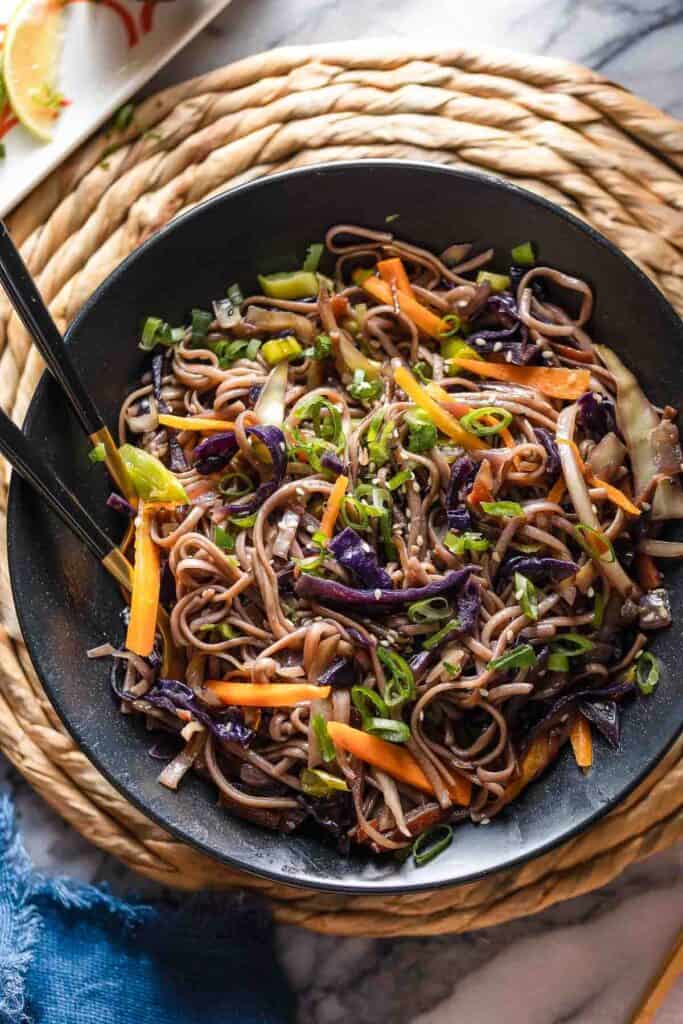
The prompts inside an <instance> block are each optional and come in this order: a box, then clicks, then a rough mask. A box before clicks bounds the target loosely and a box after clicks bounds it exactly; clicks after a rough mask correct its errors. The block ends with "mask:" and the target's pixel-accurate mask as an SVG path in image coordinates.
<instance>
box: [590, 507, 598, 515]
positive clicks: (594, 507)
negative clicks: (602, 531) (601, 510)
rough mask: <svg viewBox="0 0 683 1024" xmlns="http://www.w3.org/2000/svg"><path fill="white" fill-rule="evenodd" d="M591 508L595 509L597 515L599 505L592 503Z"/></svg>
mask: <svg viewBox="0 0 683 1024" xmlns="http://www.w3.org/2000/svg"><path fill="white" fill-rule="evenodd" d="M591 508H592V509H593V511H594V512H595V514H596V516H597V514H598V509H597V506H596V505H591Z"/></svg>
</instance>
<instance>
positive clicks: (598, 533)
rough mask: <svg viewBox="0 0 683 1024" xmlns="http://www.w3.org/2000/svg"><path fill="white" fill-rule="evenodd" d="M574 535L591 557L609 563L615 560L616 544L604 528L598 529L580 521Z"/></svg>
mask: <svg viewBox="0 0 683 1024" xmlns="http://www.w3.org/2000/svg"><path fill="white" fill-rule="evenodd" d="M574 536H575V537H576V539H577V541H578V543H579V544H580V545H581V547H582V548H583V550H584V551H585V552H586V554H587V555H588V556H589V558H594V559H595V560H596V561H598V562H604V563H608V564H609V563H610V562H613V561H614V559H615V557H616V556H615V554H614V546H613V544H612V541H611V540H610V539H609V537H607V536H606V535H605V534H604V533H603V532H602V530H596V529H594V528H593V527H592V526H588V525H587V524H586V523H578V524H577V525H576V526H575V527H574Z"/></svg>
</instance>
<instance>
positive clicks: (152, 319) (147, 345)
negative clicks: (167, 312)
mask: <svg viewBox="0 0 683 1024" xmlns="http://www.w3.org/2000/svg"><path fill="white" fill-rule="evenodd" d="M162 325H163V320H161V319H160V318H159V317H158V316H148V317H147V319H146V320H145V322H144V324H143V325H142V333H141V335H140V348H141V349H142V351H143V352H151V351H152V349H153V348H155V347H156V344H157V335H158V333H159V331H160V330H161V327H162Z"/></svg>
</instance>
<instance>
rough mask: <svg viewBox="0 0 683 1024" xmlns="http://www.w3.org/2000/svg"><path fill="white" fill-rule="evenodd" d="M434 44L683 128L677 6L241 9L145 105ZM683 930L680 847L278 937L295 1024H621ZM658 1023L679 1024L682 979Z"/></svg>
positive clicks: (59, 861)
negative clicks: (547, 885)
mask: <svg viewBox="0 0 683 1024" xmlns="http://www.w3.org/2000/svg"><path fill="white" fill-rule="evenodd" d="M429 32H431V33H432V34H434V33H438V35H439V38H442V39H444V40H445V41H446V44H447V45H456V44H461V45H477V44H493V45H498V46H507V47H511V48H515V49H519V50H524V51H527V52H533V53H542V54H551V55H556V56H563V57H568V58H571V59H574V60H578V61H582V62H583V63H586V64H588V65H590V66H592V67H595V68H599V69H600V70H601V71H602V72H603V73H604V74H606V75H609V76H610V77H611V78H613V79H616V80H617V81H620V82H622V83H624V84H625V85H627V86H629V87H630V88H632V89H634V90H635V91H637V92H638V93H640V94H641V95H643V96H645V97H647V98H648V99H650V100H651V101H652V102H654V103H656V104H657V105H659V106H660V107H662V108H664V109H665V110H667V111H669V112H670V113H672V114H674V115H677V116H683V56H682V55H683V0H659V2H658V0H477V2H476V3H469V2H466V0H393V2H392V3H391V4H388V3H387V2H386V0H364V2H363V3H362V4H361V3H358V2H357V0H233V3H232V5H231V7H230V8H229V9H228V10H227V11H226V12H225V13H224V14H223V15H221V16H220V17H219V18H218V19H217V20H216V22H214V23H213V24H212V25H211V26H210V27H209V28H208V29H207V30H205V32H203V33H202V35H201V36H200V37H198V39H197V40H196V41H195V42H194V43H192V44H191V45H190V46H189V47H188V48H187V50H186V51H184V52H183V53H182V54H181V55H180V56H179V57H177V58H176V59H175V61H174V62H173V63H172V64H171V65H169V67H167V68H166V69H165V70H164V71H163V72H162V73H161V74H160V75H159V76H158V77H157V78H156V79H155V81H154V82H153V83H152V84H151V86H150V91H151V90H152V89H155V88H157V87H159V86H162V85H167V84H170V83H172V82H176V81H180V80H182V79H183V78H185V77H187V76H189V75H193V74H199V73H201V72H203V71H206V70H209V69H210V68H213V67H216V66H218V65H220V64H223V63H226V62H227V61H230V60H235V59H238V58H240V57H243V56H247V55H248V54H251V53H256V52H258V51H260V50H264V49H267V48H269V47H272V46H279V45H287V44H293V43H316V42H322V41H333V40H343V39H349V38H353V37H379V36H391V37H394V38H399V39H401V38H403V39H412V38H415V37H416V36H417V35H420V34H427V33H429ZM3 789H5V790H6V789H9V790H11V791H12V792H13V793H14V795H15V797H16V801H17V806H18V808H19V813H20V819H21V824H22V827H23V830H24V835H25V839H26V842H27V845H28V848H29V851H30V853H31V855H32V857H33V858H34V861H35V863H36V864H37V866H38V867H39V868H41V869H43V870H46V871H50V872H55V873H56V872H59V873H68V874H71V875H74V876H77V877H80V878H84V879H88V880H92V881H108V882H109V883H110V884H112V885H113V886H114V888H115V889H117V890H118V891H122V892H126V891H131V890H132V889H137V890H138V891H140V889H142V890H143V891H146V892H149V891H150V889H153V887H152V886H150V885H144V884H143V885H142V886H141V884H140V882H139V880H138V879H136V878H134V877H133V876H131V875H130V874H129V873H128V872H126V871H125V870H124V869H122V868H121V866H120V865H118V864H117V863H116V862H115V861H114V860H113V859H112V858H110V857H108V856H106V855H104V854H102V853H100V852H99V851H98V850H97V849H95V848H94V847H92V846H89V845H88V844H87V843H86V842H85V840H83V839H81V838H80V837H79V836H78V835H76V834H75V833H74V832H72V831H71V830H70V829H69V828H68V827H67V826H66V825H65V824H64V823H63V822H62V821H61V820H60V819H58V818H57V817H56V816H55V815H54V814H53V812H52V811H50V810H49V808H48V807H47V806H46V805H44V804H43V803H42V802H41V801H40V800H39V799H38V797H36V796H35V795H34V794H33V792H32V791H31V790H30V788H29V787H28V786H27V785H26V784H25V783H24V782H23V781H22V780H21V779H20V778H19V777H18V776H17V775H16V773H14V772H13V771H12V770H11V769H10V768H9V766H8V765H7V764H6V762H2V759H1V755H0V791H2V790H3ZM682 920H683V847H679V848H678V849H675V850H671V851H668V852H667V853H664V854H660V855H658V856H656V857H653V858H651V859H650V860H648V861H646V862H644V863H642V864H641V865H637V866H634V867H633V868H631V869H630V870H629V871H627V872H626V873H625V874H624V875H622V876H621V877H620V878H619V879H618V881H616V882H615V883H613V884H612V885H609V886H607V887H606V888H604V889H602V890H599V891H598V892H595V893H591V894H590V895H588V896H584V897H580V898H578V899H575V900H572V901H570V902H568V903H564V904H561V905H559V906H557V907H555V908H551V909H550V910H548V911H545V912H543V913H541V914H538V915H536V916H535V917H532V918H527V919H525V920H522V921H516V922H513V923H511V924H508V925H502V926H500V927H498V928H495V929H490V930H486V931H473V932H470V933H468V934H466V935H462V936H448V937H440V938H434V939H396V940H383V941H371V940H356V939H354V940H350V939H349V940H345V939H333V938H323V937H320V936H315V935H310V934H308V933H306V932H302V931H300V930H298V929H294V928H281V929H280V930H279V933H278V941H279V947H280V951H281V955H282V957H283V961H284V963H285V966H286V968H287V971H288V973H289V976H290V978H291V981H292V984H293V986H294V988H295V989H296V991H297V992H298V993H299V997H300V1013H299V1018H300V1022H301V1024H343V1022H347V1021H354V1024H376V1022H379V1021H391V1022H392V1024H408V1022H412V1024H498V1022H501V1021H504V1022H505V1024H627V1022H628V1021H629V1020H630V1013H631V1011H632V1009H633V1007H634V1006H635V1003H636V1002H637V998H638V994H639V993H640V992H641V990H642V989H643V987H644V986H645V983H646V981H647V979H648V978H649V977H651V976H652V975H653V973H654V972H655V970H656V967H657V965H658V963H659V962H660V960H661V959H662V957H663V956H664V954H665V951H666V950H667V948H668V947H669V945H670V944H671V942H672V941H673V938H674V935H675V933H676V931H677V929H678V928H679V927H680V924H681V921H682ZM656 1021H657V1024H680V1022H681V1021H683V979H679V982H678V985H677V986H676V987H675V988H674V990H673V991H672V992H671V993H670V995H669V998H668V999H667V1001H666V1004H665V1005H664V1007H663V1008H662V1009H661V1010H660V1012H659V1014H658V1015H657V1018H656Z"/></svg>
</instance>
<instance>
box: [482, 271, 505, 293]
mask: <svg viewBox="0 0 683 1024" xmlns="http://www.w3.org/2000/svg"><path fill="white" fill-rule="evenodd" d="M484 283H488V284H490V285H491V290H492V291H494V292H504V291H507V289H508V288H509V287H510V278H509V277H508V275H507V274H493V273H491V271H490V270H480V271H479V273H478V274H477V284H484Z"/></svg>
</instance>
